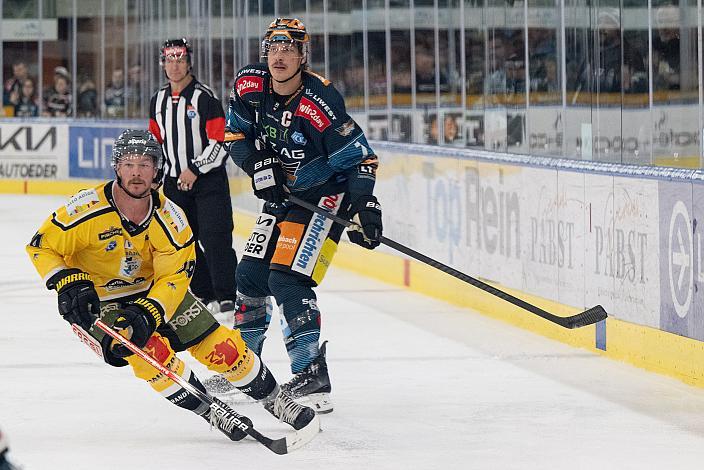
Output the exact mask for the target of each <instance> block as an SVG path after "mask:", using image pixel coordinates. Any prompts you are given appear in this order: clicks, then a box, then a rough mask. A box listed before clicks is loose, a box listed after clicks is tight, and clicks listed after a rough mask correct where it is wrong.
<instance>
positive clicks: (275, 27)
mask: <svg viewBox="0 0 704 470" xmlns="http://www.w3.org/2000/svg"><path fill="white" fill-rule="evenodd" d="M274 42H289V43H292V44H295V45H296V46H298V50H299V51H300V52H301V56H302V57H303V58H304V59H305V60H304V63H305V64H307V63H308V58H309V55H310V36H309V35H308V32H307V31H306V26H305V25H304V24H303V22H302V21H301V20H299V19H296V18H276V19H275V20H274V21H272V22H271V24H269V27H268V28H267V30H266V33H264V39H262V46H261V53H260V58H261V60H262V62H266V60H267V57H268V56H269V46H270V45H271V43H274Z"/></svg>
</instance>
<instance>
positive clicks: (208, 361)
mask: <svg viewBox="0 0 704 470" xmlns="http://www.w3.org/2000/svg"><path fill="white" fill-rule="evenodd" d="M188 351H189V352H190V353H191V355H192V356H193V357H194V358H195V359H197V360H198V362H200V363H201V364H203V365H205V366H206V367H207V368H208V369H210V370H212V371H214V372H217V373H218V374H222V375H223V376H224V377H225V378H226V379H227V380H229V381H230V382H232V384H233V385H235V386H240V383H241V384H242V385H244V384H246V383H249V381H251V378H249V380H248V379H247V378H248V377H249V375H250V374H252V371H254V372H253V373H254V374H256V373H257V372H258V371H259V366H258V365H257V364H258V362H259V356H257V355H256V354H255V353H254V352H253V351H251V350H250V349H249V348H248V347H247V345H246V344H245V342H244V340H243V339H242V336H241V335H240V332H239V331H237V330H234V331H233V330H231V329H229V328H226V327H224V326H222V325H221V326H219V327H218V328H217V329H216V330H215V331H213V332H212V333H210V334H209V335H208V336H206V337H205V338H204V339H203V340H202V341H200V342H199V343H198V344H196V345H195V346H192V347H190V348H188ZM243 381H244V382H243Z"/></svg>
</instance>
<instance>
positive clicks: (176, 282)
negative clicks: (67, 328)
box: [27, 181, 195, 318]
mask: <svg viewBox="0 0 704 470" xmlns="http://www.w3.org/2000/svg"><path fill="white" fill-rule="evenodd" d="M113 184H114V183H113V182H112V181H111V182H108V183H105V184H101V185H100V186H97V187H95V188H92V189H87V190H83V191H81V192H79V193H78V194H76V195H75V196H73V197H72V198H71V199H70V200H69V201H68V203H66V205H64V206H62V207H60V208H59V209H57V210H56V212H54V213H53V214H52V215H51V216H50V217H49V218H47V219H46V220H45V221H44V223H43V224H42V226H41V227H40V228H39V231H38V232H37V233H36V234H35V235H34V237H33V238H32V241H31V242H30V243H29V245H27V253H29V256H30V258H31V260H32V263H34V266H35V267H36V269H37V271H38V272H39V274H40V275H41V276H42V278H43V279H44V282H47V281H48V280H49V278H51V276H53V275H54V274H56V273H57V272H58V271H60V270H62V269H66V268H77V269H80V270H82V271H85V272H87V273H88V274H89V275H90V276H91V279H92V281H93V283H94V284H95V289H96V291H97V292H98V295H99V296H100V299H101V300H103V301H105V300H112V299H119V298H122V297H129V296H133V295H135V294H141V295H144V296H147V297H149V298H150V299H153V300H156V301H157V302H159V303H160V304H161V306H162V307H163V309H164V312H165V314H166V317H167V318H170V317H171V315H172V314H173V313H174V311H175V310H176V307H178V305H179V304H180V303H181V301H182V300H183V297H184V295H185V294H186V290H187V289H188V285H189V283H190V278H191V276H192V274H193V269H194V268H195V247H194V245H193V241H194V240H193V234H192V232H191V228H190V226H189V225H188V221H187V219H186V216H185V214H184V213H183V211H182V210H181V208H179V207H178V206H177V205H176V204H174V203H173V202H171V201H170V200H168V199H166V198H165V197H163V196H161V195H160V194H158V193H157V192H156V191H153V192H152V196H151V200H150V202H151V209H150V212H149V215H148V216H147V217H146V219H145V220H144V221H143V222H142V223H141V224H134V223H132V222H130V221H129V220H127V219H126V218H125V217H123V216H122V215H120V212H119V211H118V210H117V207H116V206H115V203H114V200H113V197H112V185H113Z"/></svg>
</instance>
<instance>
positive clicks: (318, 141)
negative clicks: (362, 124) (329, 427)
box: [225, 18, 382, 413]
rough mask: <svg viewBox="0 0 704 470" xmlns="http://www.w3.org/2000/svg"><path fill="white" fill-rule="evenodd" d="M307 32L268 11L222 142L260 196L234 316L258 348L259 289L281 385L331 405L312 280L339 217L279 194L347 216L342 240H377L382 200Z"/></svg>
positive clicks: (369, 153) (337, 231) (362, 142)
mask: <svg viewBox="0 0 704 470" xmlns="http://www.w3.org/2000/svg"><path fill="white" fill-rule="evenodd" d="M309 56H310V37H309V35H308V33H307V31H306V28H305V26H304V25H303V23H301V22H300V21H299V20H297V19H289V18H277V19H276V20H275V21H274V22H272V23H271V24H270V25H269V28H268V29H267V31H266V33H265V35H264V39H263V41H262V48H261V58H262V61H263V62H264V63H261V64H254V65H249V66H247V67H244V68H243V69H242V70H240V71H239V72H238V74H237V76H236V80H235V85H234V87H233V89H232V92H231V93H230V103H229V109H228V113H227V121H226V129H225V145H226V147H227V149H228V152H229V154H230V156H231V157H232V159H233V160H234V162H235V163H236V164H237V165H238V166H239V167H240V168H242V169H243V170H244V171H245V172H246V173H247V174H248V175H249V176H250V177H251V178H252V187H253V189H254V194H255V195H256V196H257V197H258V198H260V199H263V200H264V201H265V204H264V208H263V210H262V213H261V214H260V215H259V217H258V218H257V222H256V225H255V227H254V230H253V232H252V236H251V237H250V239H249V241H248V243H247V245H246V247H245V250H244V255H243V260H242V262H241V263H240V264H239V265H238V267H237V287H238V292H237V308H236V311H235V321H234V324H235V326H237V327H238V328H239V329H240V331H241V332H242V337H243V338H244V340H245V341H246V342H247V344H248V346H249V347H250V348H252V349H253V350H255V351H257V352H261V350H262V344H263V341H264V333H265V332H266V329H267V327H268V326H269V321H270V311H269V308H268V307H267V305H268V303H267V298H268V296H273V297H274V298H275V300H276V303H277V305H278V306H279V309H280V311H281V313H282V317H283V319H284V321H282V328H283V333H284V338H285V342H286V349H287V351H288V354H289V357H290V360H291V371H292V372H293V374H294V377H293V379H292V380H291V381H290V382H289V383H288V384H286V385H284V386H283V387H285V388H286V389H287V390H289V391H290V392H291V393H292V394H294V396H297V397H299V398H301V397H306V398H307V399H309V400H310V403H311V404H312V405H314V407H315V408H316V409H317V411H318V412H320V413H322V412H330V411H332V403H331V401H330V397H329V394H330V390H331V387H330V379H329V376H328V369H327V364H326V360H325V344H326V343H323V345H322V346H320V345H319V339H320V311H319V310H318V306H317V302H316V295H315V292H314V290H313V288H315V287H316V286H317V285H318V284H319V283H320V282H321V281H322V279H323V277H324V276H325V272H326V270H327V267H328V266H329V265H330V262H331V261H332V258H333V256H334V254H335V251H336V250H337V244H338V242H339V240H340V236H341V235H342V231H343V227H342V226H340V225H337V224H333V223H332V222H331V221H330V220H328V219H327V218H325V217H323V216H320V215H317V214H314V213H313V212H311V211H308V210H306V209H303V208H301V207H298V206H296V205H294V204H292V203H291V202H289V201H287V200H286V198H287V195H288V194H289V193H292V194H295V195H296V196H298V197H300V198H301V199H304V200H306V201H309V202H312V203H313V204H316V205H318V206H320V207H324V208H326V209H327V210H329V211H331V212H333V213H335V214H338V215H340V216H342V217H346V218H349V219H353V220H355V221H356V222H357V224H358V225H359V227H361V229H359V230H358V231H348V236H349V239H350V241H352V242H354V243H357V244H359V245H361V246H363V247H365V248H368V249H373V248H375V247H376V246H378V245H379V239H380V237H381V233H382V222H381V206H380V204H379V202H378V201H377V199H376V197H374V195H373V190H374V183H375V179H376V170H377V166H378V160H377V157H376V155H375V154H374V152H373V150H372V149H371V147H370V146H369V144H368V143H367V139H366V138H365V136H364V133H363V132H362V130H361V129H360V128H359V126H358V125H357V124H356V123H355V121H354V120H353V119H352V118H351V117H350V116H349V115H348V114H347V111H346V110H345V103H344V100H343V99H342V97H341V96H340V94H339V93H338V92H337V90H336V89H335V88H334V87H333V86H332V84H331V83H330V81H328V80H326V79H325V78H323V77H321V76H319V75H317V74H315V73H313V72H311V71H309V70H308V59H309Z"/></svg>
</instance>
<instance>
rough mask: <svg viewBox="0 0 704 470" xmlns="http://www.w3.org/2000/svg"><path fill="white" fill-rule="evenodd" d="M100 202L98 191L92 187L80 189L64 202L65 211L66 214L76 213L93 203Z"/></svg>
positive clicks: (88, 207)
mask: <svg viewBox="0 0 704 470" xmlns="http://www.w3.org/2000/svg"><path fill="white" fill-rule="evenodd" d="M98 202H100V199H99V198H98V193H97V192H95V190H94V189H91V190H88V191H81V192H80V193H78V194H76V195H75V196H73V197H72V198H71V199H70V200H69V201H68V203H67V204H66V212H67V213H68V215H71V216H73V215H76V214H80V213H81V212H85V211H87V210H88V209H90V208H91V207H93V206H94V205H96V204H97V203H98Z"/></svg>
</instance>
